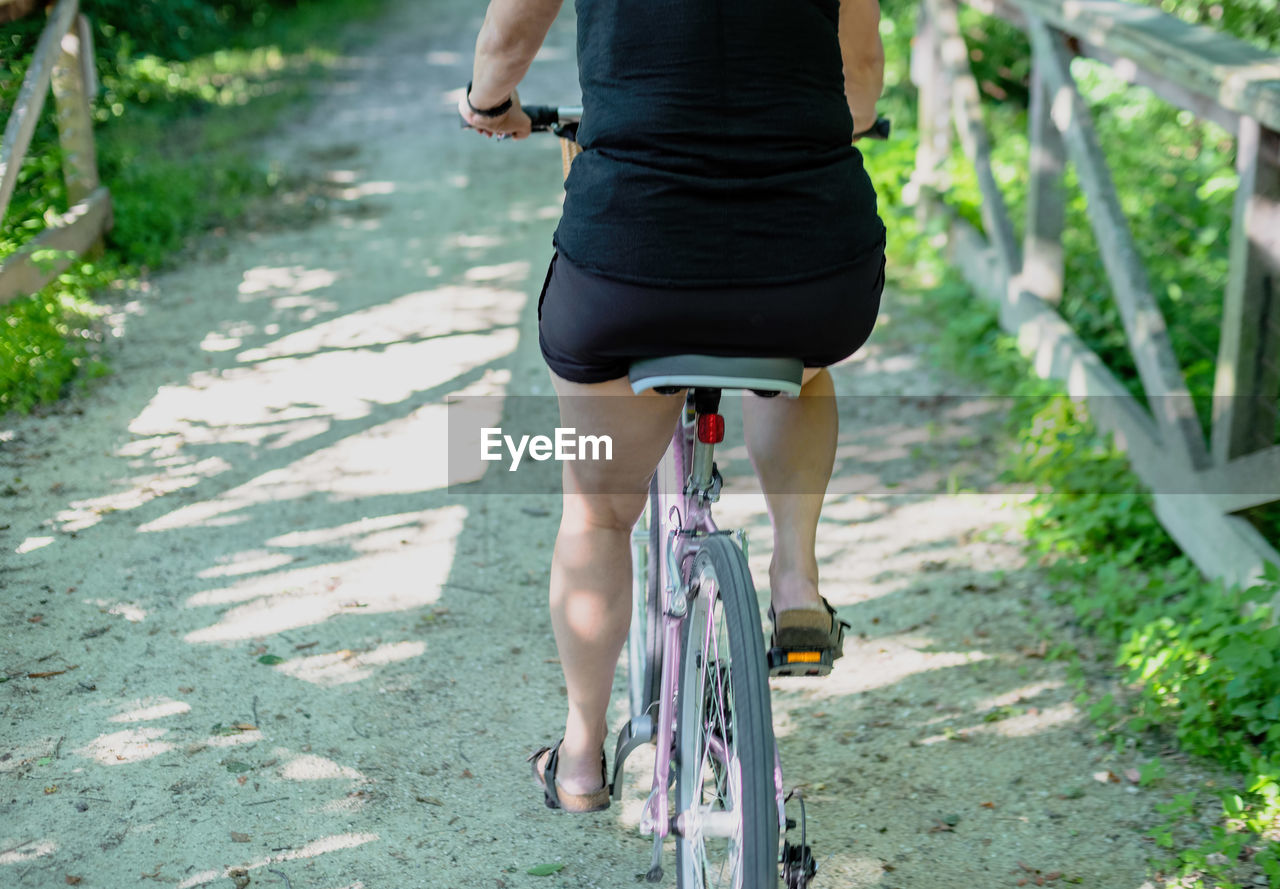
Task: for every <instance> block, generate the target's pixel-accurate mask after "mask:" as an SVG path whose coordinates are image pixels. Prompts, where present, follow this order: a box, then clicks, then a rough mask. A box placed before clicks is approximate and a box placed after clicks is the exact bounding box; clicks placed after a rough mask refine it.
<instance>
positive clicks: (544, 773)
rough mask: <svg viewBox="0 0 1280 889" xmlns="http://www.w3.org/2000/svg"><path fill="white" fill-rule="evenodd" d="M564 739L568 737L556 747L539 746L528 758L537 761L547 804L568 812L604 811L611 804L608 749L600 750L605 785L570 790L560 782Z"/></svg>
mask: <svg viewBox="0 0 1280 889" xmlns="http://www.w3.org/2000/svg"><path fill="white" fill-rule="evenodd" d="M562 743H564V738H561V739H560V740H559V741H556V743H555V746H554V747H541V748H539V749H538V750H535V751H534V752H533V753H532V754H531V755H530V756H529V759H528V762H531V763H533V780H534V781H535V782H536V783H537V785H538V786H539V787H541V788H542V794H543V800H544V802H546V804H547V808H548V809H560V810H562V811H565V812H600V811H603V810H604V809H607V808H609V779H608V773H607V771H606V768H605V758H604V751H603V750H601V751H600V781H601V783H603V784H604V786H603V787H601V788H600V789H599V790H593V791H591V792H590V793H567V792H566V791H564V790H562V789H561V788H560V787H559V786H558V785H557V784H556V766H557V765H559V764H560V745H561V744H562Z"/></svg>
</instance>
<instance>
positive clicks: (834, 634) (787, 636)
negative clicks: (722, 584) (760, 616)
mask: <svg viewBox="0 0 1280 889" xmlns="http://www.w3.org/2000/svg"><path fill="white" fill-rule="evenodd" d="M819 598H822V597H819ZM822 605H823V607H824V608H825V609H826V613H825V614H824V613H823V612H821V611H816V610H814V609H812V608H786V609H783V610H782V611H780V612H777V613H775V612H774V610H773V606H769V620H770V621H772V622H773V637H772V640H771V642H770V646H769V675H770V676H826V675H827V674H828V673H830V672H831V665H832V663H833V662H834V661H835V660H836V659H837V658H839V657H841V656H843V654H844V631H845V629H846V628H847V627H850V626H852V625H851V624H850V623H849V622H848V621H845V620H841V619H840V618H839V617H838V616H837V615H836V610H835V609H834V608H832V607H831V603H830V602H828V601H827V600H826V599H822Z"/></svg>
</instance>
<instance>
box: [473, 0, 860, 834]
mask: <svg viewBox="0 0 1280 889" xmlns="http://www.w3.org/2000/svg"><path fill="white" fill-rule="evenodd" d="M560 3H561V0H492V2H491V3H490V5H489V9H488V12H487V14H486V16H485V20H484V24H483V25H482V27H481V30H480V34H479V37H478V39H477V41H476V58H475V65H474V74H473V79H472V82H471V84H470V85H469V87H468V92H467V95H466V96H465V97H464V98H463V99H462V100H461V102H460V103H459V112H460V113H461V114H462V116H463V118H464V119H465V120H466V121H467V122H468V123H469V124H470V125H471V126H472V127H474V128H475V129H476V130H477V131H479V132H481V133H484V134H485V135H486V136H493V135H500V136H501V135H506V136H513V137H515V138H517V139H520V138H524V137H526V136H528V135H529V132H530V121H529V118H528V116H527V115H525V114H524V112H523V111H522V110H521V108H520V102H519V98H518V97H517V95H516V92H515V89H516V86H517V84H518V83H519V82H520V80H521V78H522V77H523V76H524V74H525V72H526V71H527V70H528V67H529V64H530V62H531V61H532V60H533V57H534V54H535V53H536V52H537V51H538V49H539V47H540V46H541V45H542V41H543V40H544V39H545V37H546V34H547V32H548V30H549V29H550V27H551V23H552V21H553V20H554V19H555V17H556V14H557V12H558V11H559V7H560ZM576 3H577V17H578V67H579V76H580V81H581V85H582V103H583V118H582V124H581V126H580V128H579V130H578V141H579V143H580V144H581V146H582V148H583V149H584V151H583V154H582V155H580V156H579V157H578V158H577V159H576V160H575V161H574V163H573V168H572V170H571V172H570V174H569V177H568V179H567V180H566V182H565V191H566V196H565V205H564V214H563V218H562V219H561V221H560V224H559V227H558V228H557V230H556V234H555V239H554V243H555V247H556V255H555V256H554V257H553V258H552V261H551V267H550V268H549V269H548V272H547V279H546V282H545V284H544V286H543V292H542V296H541V299H540V302H539V334H540V337H539V338H540V343H541V347H542V353H543V356H544V358H545V359H546V361H547V363H548V365H549V366H550V368H551V374H552V382H553V384H554V387H555V390H556V393H557V395H558V396H559V400H560V411H561V424H562V425H563V426H567V427H575V428H578V429H584V428H587V429H590V430H591V432H592V434H596V435H600V434H604V435H610V436H611V437H612V438H613V442H614V453H613V457H614V459H613V460H612V461H611V462H585V461H578V462H567V463H565V471H564V512H563V516H562V519H561V523H560V530H559V534H558V536H557V538H556V545H555V551H554V554H553V556H552V562H551V618H552V625H553V627H554V630H555V637H556V644H557V647H558V648H559V651H560V661H561V664H562V666H563V668H564V674H565V686H566V689H567V692H568V704H569V713H568V717H567V719H566V722H565V731H564V736H563V738H562V739H561V741H560V742H559V743H558V744H557V745H556V746H555V747H554V748H551V749H547V748H544V749H543V750H540V751H538V752H537V753H536V754H534V756H533V757H531V760H532V761H533V764H534V765H533V768H534V773H535V776H536V777H537V779H538V781H539V783H540V784H541V785H542V787H543V790H544V794H545V798H546V802H547V805H548V806H550V807H552V808H562V809H566V810H570V811H595V810H598V809H602V808H605V807H607V806H608V803H609V796H608V790H607V787H606V786H605V785H606V784H607V778H606V776H605V774H604V752H603V748H604V742H605V739H606V738H607V736H608V726H607V723H606V712H607V708H608V703H609V693H610V690H611V686H612V682H613V675H614V667H615V665H616V663H617V659H618V657H619V655H620V653H621V651H622V646H623V643H624V641H625V639H626V634H627V627H628V623H629V621H630V614H631V604H630V595H631V593H630V590H631V582H630V576H631V575H630V572H631V568H630V549H629V535H630V530H631V527H632V525H633V524H634V523H635V521H636V519H637V518H638V517H639V515H640V513H641V511H642V510H643V507H644V502H645V496H646V491H647V488H648V483H649V478H650V476H651V475H652V474H653V471H654V468H655V467H656V465H657V463H658V460H659V459H660V458H661V455H662V453H663V451H664V450H665V449H666V446H667V443H668V441H669V440H670V437H671V430H672V428H673V426H674V424H675V421H676V417H677V414H678V412H679V410H680V407H681V405H682V403H683V397H682V396H680V395H666V396H664V395H657V394H654V393H652V392H647V393H644V394H642V395H633V394H632V393H631V389H630V387H629V385H628V383H627V379H626V376H627V368H628V364H629V363H630V361H631V360H632V359H634V358H639V357H646V356H652V355H658V354H675V353H683V352H696V353H703V354H725V355H734V354H737V355H751V354H756V355H776V356H792V357H801V358H803V359H804V361H805V365H806V370H805V375H804V381H803V387H802V389H801V396H800V397H799V398H781V397H780V398H774V399H763V398H759V397H756V396H754V395H747V396H745V397H744V400H743V401H744V404H743V413H744V424H745V432H746V439H747V447H748V450H749V452H750V455H751V459H752V463H753V465H754V466H755V468H756V472H757V474H758V475H759V477H760V480H761V485H762V487H763V490H764V493H765V498H766V502H767V504H768V507H769V515H770V519H771V521H772V523H773V529H774V554H773V561H772V563H771V564H770V567H769V581H770V591H771V593H772V604H773V608H774V611H775V613H776V617H775V620H774V623H775V627H774V631H775V641H777V640H780V639H781V638H782V635H784V634H785V633H788V632H796V633H808V634H810V635H812V634H813V633H814V632H815V630H816V631H817V632H818V633H819V634H820V635H821V636H822V638H824V639H826V640H827V643H828V644H829V645H830V646H831V647H832V648H833V649H835V651H834V653H835V654H836V655H837V656H838V654H839V651H838V646H839V641H840V638H841V637H840V623H839V621H838V620H837V618H836V616H835V612H834V609H832V608H831V607H830V606H829V605H828V604H827V602H826V600H825V599H823V598H822V597H821V596H820V595H819V594H818V566H817V560H816V558H815V555H814V546H815V535H816V532H817V524H818V515H819V512H820V510H821V507H822V498H823V493H824V492H825V490H826V485H827V482H828V481H829V479H830V476H831V469H832V465H833V462H834V456H835V446H836V422H837V421H836V406H835V402H834V398H833V395H834V389H833V387H832V382H831V376H830V374H829V373H828V372H827V370H825V367H826V366H827V365H830V364H833V363H835V362H837V361H840V360H842V359H843V358H846V357H847V356H849V355H851V354H852V353H853V352H854V351H856V350H857V349H858V348H859V347H860V346H861V345H862V344H863V342H864V341H865V340H866V338H867V337H868V336H869V335H870V333H871V328H872V326H873V325H874V322H875V317H876V313H877V311H878V307H879V300H880V293H881V290H882V289H883V286H884V226H883V225H882V224H881V222H880V219H879V217H878V216H877V215H876V204H875V192H874V190H873V189H872V186H871V183H870V181H869V180H868V178H867V176H866V173H865V171H864V170H863V167H862V158H861V155H860V154H859V153H858V151H857V149H855V148H854V147H853V146H852V144H851V143H852V142H853V141H855V140H856V135H855V134H860V133H862V132H863V131H865V130H868V129H869V128H870V127H871V126H872V125H873V124H874V122H875V119H876V112H875V104H876V100H877V99H878V98H879V96H880V92H881V89H882V85H883V70H884V51H883V47H882V45H881V42H880V36H879V30H878V26H879V20H880V10H879V5H878V2H877V0H732V2H729V0H576ZM581 395H592V396H599V395H610V396H616V397H614V398H578V397H575V396H581ZM797 492H803V493H797ZM782 644H785V642H783V643H782Z"/></svg>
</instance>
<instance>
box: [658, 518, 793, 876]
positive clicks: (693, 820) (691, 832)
mask: <svg viewBox="0 0 1280 889" xmlns="http://www.w3.org/2000/svg"><path fill="white" fill-rule="evenodd" d="M693 581H694V593H693V594H692V595H691V596H690V600H689V613H688V617H687V619H686V621H685V640H684V645H683V649H684V650H683V653H682V655H681V667H680V687H679V692H678V695H679V698H678V702H677V706H678V717H677V723H676V725H677V728H676V747H677V772H676V801H677V805H676V809H677V812H678V815H677V827H678V835H677V838H676V871H677V874H678V882H677V885H678V886H679V887H680V889H695V887H696V889H718V887H725V889H775V887H776V886H777V880H778V842H779V836H778V801H777V791H776V787H775V786H774V779H773V771H774V737H773V711H772V708H771V706H770V702H769V681H768V677H769V672H768V668H767V666H766V664H765V656H764V637H763V634H762V631H761V628H760V615H759V611H758V610H757V604H756V594H755V586H754V585H753V584H752V582H751V575H750V573H749V572H748V570H747V564H746V558H745V557H744V556H743V554H742V550H740V549H738V547H737V546H735V545H734V543H733V542H732V541H731V540H729V538H728V537H726V536H724V535H720V534H716V535H713V536H710V537H707V538H706V539H705V540H703V541H702V546H701V549H700V550H699V552H698V554H697V556H696V557H695V559H694V565H693Z"/></svg>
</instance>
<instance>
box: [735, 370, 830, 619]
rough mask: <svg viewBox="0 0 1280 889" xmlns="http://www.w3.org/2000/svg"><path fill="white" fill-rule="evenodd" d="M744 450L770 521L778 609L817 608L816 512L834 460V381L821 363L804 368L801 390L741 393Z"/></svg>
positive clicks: (772, 573) (772, 574) (772, 580)
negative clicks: (787, 394)
mask: <svg viewBox="0 0 1280 889" xmlns="http://www.w3.org/2000/svg"><path fill="white" fill-rule="evenodd" d="M742 414H743V424H744V427H745V432H746V439H747V451H748V453H749V454H750V455H751V463H752V465H753V466H754V467H755V470H756V474H757V475H758V476H759V478H760V484H761V487H763V489H764V496H765V503H766V504H767V505H768V507H769V519H770V521H771V522H772V523H773V561H772V562H771V563H770V564H769V588H770V590H771V591H772V594H773V607H774V610H775V611H782V610H784V609H787V608H818V609H821V608H822V604H821V603H820V602H819V601H818V560H817V556H816V555H815V552H814V550H815V547H816V544H817V533H818V515H819V513H821V511H822V498H823V494H825V493H826V490H827V483H828V482H829V481H830V480H831V468H832V466H833V465H834V464H835V453H836V432H837V425H838V419H837V414H836V403H835V387H834V386H833V385H832V382H831V374H830V373H829V372H828V371H827V370H826V368H809V369H807V370H806V371H805V381H804V385H803V386H802V387H801V389H800V397H799V398H786V397H784V396H778V397H776V398H760V397H759V396H757V395H750V394H748V395H746V396H745V397H744V398H743V404H742Z"/></svg>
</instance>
